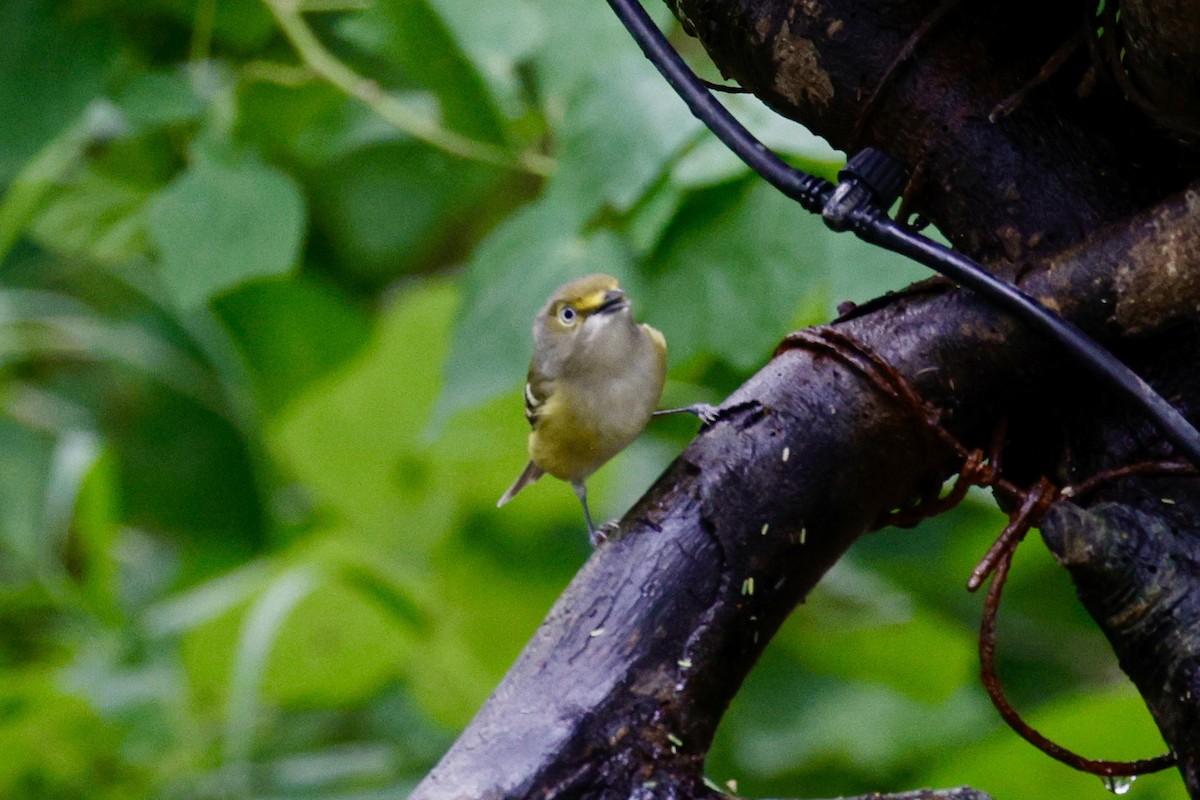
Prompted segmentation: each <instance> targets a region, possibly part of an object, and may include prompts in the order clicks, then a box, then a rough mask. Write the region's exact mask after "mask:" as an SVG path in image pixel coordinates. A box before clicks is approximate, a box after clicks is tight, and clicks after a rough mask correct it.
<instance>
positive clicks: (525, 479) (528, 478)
mask: <svg viewBox="0 0 1200 800" xmlns="http://www.w3.org/2000/svg"><path fill="white" fill-rule="evenodd" d="M545 474H546V471H545V470H544V469H542V468H541V467H539V466H538V465H537V464H535V463H533V462H532V461H530V462H529V463H528V464H526V465H525V470H524V471H523V472H522V473H521V474H520V476H518V477H517V479H516V480H515V481H513V485H512V486H510V487H508V491H507V492H505V493H504V494H503V495H502V496H501V497H500V499H499V500H498V501H497V502H496V508H499V507H500V506H502V505H504V504H505V503H507V502H508V501H509V500H512V499H513V498H514V497H515V496H516V494H517V492H519V491H521V490H522V489H524V488H525V487H526V486H528V485H529V484H531V483H533V482H534V481H536V480H537V479H538V478H540V477H542V476H543V475H545Z"/></svg>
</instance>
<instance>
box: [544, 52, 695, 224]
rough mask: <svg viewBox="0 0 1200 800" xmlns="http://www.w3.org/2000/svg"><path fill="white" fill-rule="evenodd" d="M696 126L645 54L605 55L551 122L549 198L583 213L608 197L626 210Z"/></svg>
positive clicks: (614, 205)
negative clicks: (610, 57) (557, 119)
mask: <svg viewBox="0 0 1200 800" xmlns="http://www.w3.org/2000/svg"><path fill="white" fill-rule="evenodd" d="M701 130H702V128H701V125H700V123H699V121H697V120H696V118H695V117H693V116H692V115H691V112H689V111H688V109H687V106H685V105H684V104H683V101H682V100H680V99H679V98H678V97H676V96H675V94H674V92H673V91H672V90H671V87H670V86H668V85H667V83H666V82H665V81H664V80H663V79H662V77H661V76H660V75H659V74H658V73H657V72H656V71H655V70H654V69H653V68H652V67H650V66H649V63H648V62H647V61H646V60H645V59H642V58H633V57H623V58H618V59H615V60H613V61H611V62H609V63H606V64H605V67H604V70H603V71H602V72H600V71H597V72H596V73H593V74H592V75H591V76H590V80H587V81H583V82H581V83H580V84H579V85H578V86H577V87H576V90H575V93H574V94H573V95H572V97H571V102H570V103H568V105H567V108H566V110H565V111H564V113H563V117H562V119H561V121H560V122H559V123H558V124H557V125H556V126H555V132H556V133H557V135H558V139H557V141H556V150H557V152H556V157H557V160H558V169H557V170H556V171H555V174H554V177H553V178H552V179H551V181H550V185H549V186H548V187H547V188H546V193H547V195H548V197H547V202H554V203H567V204H569V205H571V206H572V207H574V208H576V209H577V210H578V213H579V214H580V216H581V218H587V217H589V216H591V214H593V213H594V212H595V211H596V209H597V207H598V205H599V204H600V203H605V202H606V203H607V204H608V205H609V206H611V207H612V208H613V209H615V210H616V211H618V212H624V211H628V210H629V209H630V208H632V207H633V205H634V204H635V203H636V202H637V201H638V199H639V198H641V197H642V195H643V194H645V192H646V191H647V190H648V189H649V188H650V186H651V184H653V183H654V181H655V179H656V178H658V176H660V175H662V174H663V173H664V172H665V170H666V168H667V166H668V162H669V160H670V159H671V157H672V156H673V155H674V154H675V153H676V152H677V151H679V150H680V149H681V148H682V147H683V146H684V144H685V143H687V142H688V141H690V140H692V139H695V138H696V137H697V136H698V135H699V134H700V131H701Z"/></svg>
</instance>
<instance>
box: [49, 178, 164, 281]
mask: <svg viewBox="0 0 1200 800" xmlns="http://www.w3.org/2000/svg"><path fill="white" fill-rule="evenodd" d="M151 194H152V192H151V190H150V189H149V188H148V187H146V186H143V185H139V184H137V183H133V182H130V181H127V180H122V179H121V178H120V177H117V176H116V175H113V174H109V173H103V172H99V171H97V170H95V169H92V168H90V167H89V168H85V169H84V170H83V171H82V172H80V173H79V174H78V175H76V176H75V177H74V179H73V180H71V182H70V183H68V184H66V185H65V186H64V187H62V189H61V190H60V191H58V192H56V193H54V195H53V196H52V197H51V198H50V199H49V200H48V201H47V203H46V206H45V208H44V209H43V210H42V212H41V213H40V214H38V216H37V218H36V219H35V221H34V223H33V225H32V226H31V230H30V233H31V235H32V237H33V238H34V239H35V240H36V241H37V242H38V243H39V244H41V245H42V246H43V247H45V248H46V249H48V250H51V251H53V252H57V253H62V254H65V255H77V256H84V257H87V258H90V259H93V260H95V261H98V262H101V263H107V264H115V263H120V262H123V261H128V260H130V259H132V258H134V257H136V256H139V255H143V254H145V252H146V251H147V250H148V249H149V238H148V236H147V234H146V213H145V209H146V203H147V201H148V200H149V198H150V197H151Z"/></svg>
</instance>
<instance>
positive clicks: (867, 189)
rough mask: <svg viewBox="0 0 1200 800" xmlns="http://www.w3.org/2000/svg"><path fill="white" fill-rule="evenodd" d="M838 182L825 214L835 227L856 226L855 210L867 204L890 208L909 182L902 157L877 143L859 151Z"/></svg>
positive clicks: (824, 216)
mask: <svg viewBox="0 0 1200 800" xmlns="http://www.w3.org/2000/svg"><path fill="white" fill-rule="evenodd" d="M838 181H839V183H838V185H837V188H836V189H834V191H833V194H832V195H830V197H829V200H828V202H826V203H825V207H824V208H822V209H821V217H822V218H823V219H824V220H825V224H826V225H828V226H829V227H830V228H833V229H834V230H835V231H844V230H847V229H848V228H851V227H853V226H854V212H855V211H857V210H858V209H859V208H861V207H863V206H864V205H871V206H874V207H876V208H878V209H881V210H882V211H885V212H886V210H887V209H888V207H889V206H891V204H892V203H894V202H895V200H896V198H897V197H899V196H900V193H901V192H902V191H904V186H905V185H906V184H907V183H908V174H907V172H905V170H904V167H903V165H901V164H900V162H899V161H897V160H896V159H894V158H892V157H891V156H889V155H888V154H887V153H885V152H883V151H882V150H876V149H875V148H874V147H867V148H864V149H862V150H860V151H858V152H857V153H855V154H854V155H853V156H852V157H851V158H850V160H849V161H847V162H846V166H845V167H843V168H842V170H841V171H840V172H839V173H838Z"/></svg>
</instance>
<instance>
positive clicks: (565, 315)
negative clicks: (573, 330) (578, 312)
mask: <svg viewBox="0 0 1200 800" xmlns="http://www.w3.org/2000/svg"><path fill="white" fill-rule="evenodd" d="M558 318H559V319H560V320H562V324H563V325H574V324H575V309H573V308H571V307H570V306H563V307H562V308H561V309H560V310H559V312H558Z"/></svg>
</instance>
